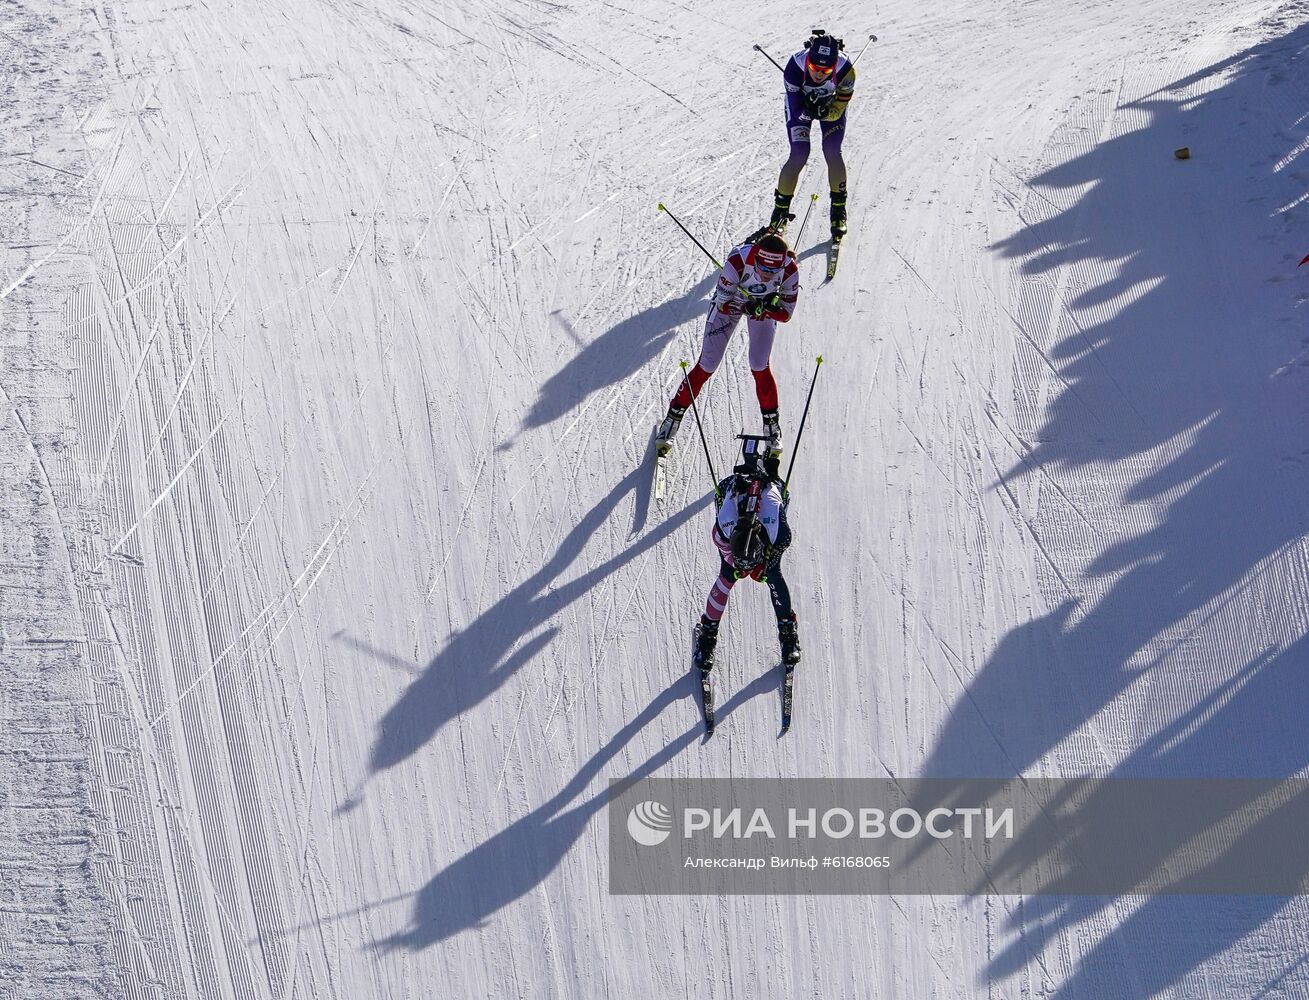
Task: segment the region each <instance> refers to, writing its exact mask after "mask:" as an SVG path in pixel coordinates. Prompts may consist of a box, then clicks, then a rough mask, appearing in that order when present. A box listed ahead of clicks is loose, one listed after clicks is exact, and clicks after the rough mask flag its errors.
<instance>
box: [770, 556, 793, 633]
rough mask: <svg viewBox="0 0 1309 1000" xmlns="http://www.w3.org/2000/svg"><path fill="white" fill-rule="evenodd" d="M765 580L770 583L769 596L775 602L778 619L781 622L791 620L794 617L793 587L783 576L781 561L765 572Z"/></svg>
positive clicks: (774, 607) (774, 606) (774, 610)
mask: <svg viewBox="0 0 1309 1000" xmlns="http://www.w3.org/2000/svg"><path fill="white" fill-rule="evenodd" d="M764 582H765V583H767V584H768V597H769V599H771V600H772V602H773V613H774V614H775V615H777V620H778V621H779V622H782V621H787V620H790V619H791V618H792V617H793V613H792V611H791V588H789V587H788V586H787V585H786V578H785V577H784V576H782V566H781V564H780V563H779V564H778V565H776V566H774V567H772V568H771V569H770V570H768V572H766V573H765V574H764Z"/></svg>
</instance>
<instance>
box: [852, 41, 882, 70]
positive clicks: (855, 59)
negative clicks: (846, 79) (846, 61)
mask: <svg viewBox="0 0 1309 1000" xmlns="http://www.w3.org/2000/svg"><path fill="white" fill-rule="evenodd" d="M875 41H877V36H876V35H869V36H868V41H866V42H864V47H863V48H862V49H860V50H859V56H861V55H863V54H864V53H865V52H867V51H868V46H870V45H872V44H873V42H875ZM859 56H855V57H854V58H853V59H851V60H850V65H851V66H853V65H854V64H855V63H857V62H858V61H859Z"/></svg>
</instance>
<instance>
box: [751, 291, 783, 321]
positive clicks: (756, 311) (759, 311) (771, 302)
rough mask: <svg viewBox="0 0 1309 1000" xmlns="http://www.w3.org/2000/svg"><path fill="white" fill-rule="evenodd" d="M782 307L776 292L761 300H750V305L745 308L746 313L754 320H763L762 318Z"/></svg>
mask: <svg viewBox="0 0 1309 1000" xmlns="http://www.w3.org/2000/svg"><path fill="white" fill-rule="evenodd" d="M781 306H782V296H781V294H780V293H778V292H773V294H772V295H769V296H767V297H766V298H762V299H751V300H750V304H749V305H748V306H747V307H746V308H747V311H748V312H749V314H750V315H751V316H753V317H754V318H755V319H763V318H764V316H765V315H766V314H768V313H770V312H772V311H773V310H775V309H780V308H781Z"/></svg>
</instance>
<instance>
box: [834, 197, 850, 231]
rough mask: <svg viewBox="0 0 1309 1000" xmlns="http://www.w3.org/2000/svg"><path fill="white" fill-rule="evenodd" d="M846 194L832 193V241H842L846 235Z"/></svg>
mask: <svg viewBox="0 0 1309 1000" xmlns="http://www.w3.org/2000/svg"><path fill="white" fill-rule="evenodd" d="M846 228H847V227H846V224H845V192H844V191H833V192H832V239H833V240H840V239H841V238H842V237H843V236H845V234H846Z"/></svg>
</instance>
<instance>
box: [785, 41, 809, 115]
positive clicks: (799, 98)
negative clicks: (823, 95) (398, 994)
mask: <svg viewBox="0 0 1309 1000" xmlns="http://www.w3.org/2000/svg"><path fill="white" fill-rule="evenodd" d="M782 82H783V83H784V84H785V86H786V120H787V122H788V124H789V123H791V122H798V121H799V119H800V118H801V116H804V117H808V114H807V112H806V111H805V100H804V90H803V84H804V67H802V66H801V65H800V63H799V62H798V61H797V60H796V59H795V58H794V57H793V58H792V59H791V60H790V61H788V62H787V64H786V69H784V70H783V71H782Z"/></svg>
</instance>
